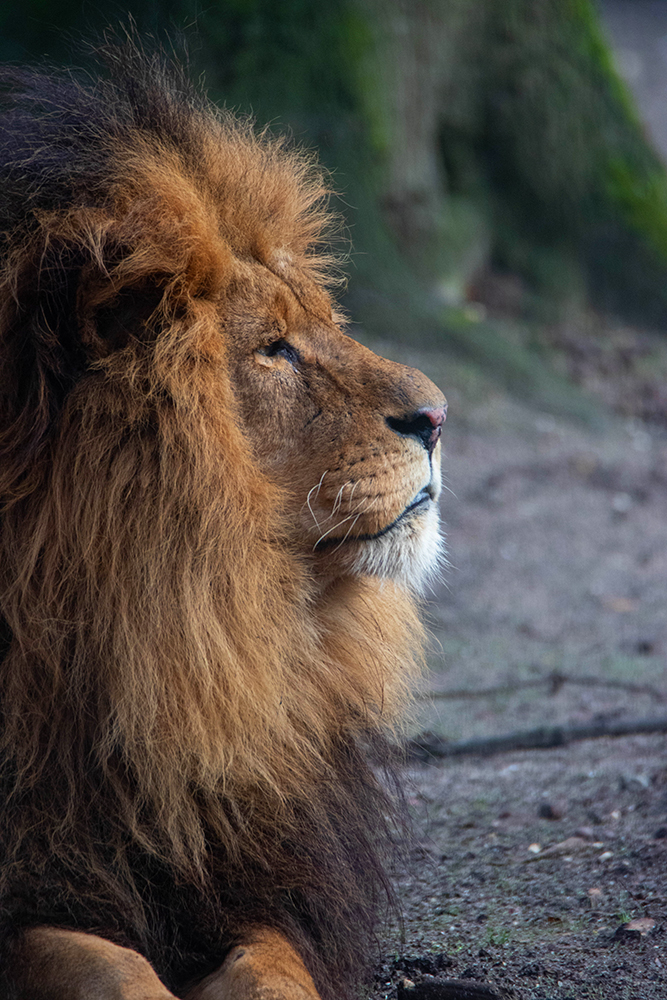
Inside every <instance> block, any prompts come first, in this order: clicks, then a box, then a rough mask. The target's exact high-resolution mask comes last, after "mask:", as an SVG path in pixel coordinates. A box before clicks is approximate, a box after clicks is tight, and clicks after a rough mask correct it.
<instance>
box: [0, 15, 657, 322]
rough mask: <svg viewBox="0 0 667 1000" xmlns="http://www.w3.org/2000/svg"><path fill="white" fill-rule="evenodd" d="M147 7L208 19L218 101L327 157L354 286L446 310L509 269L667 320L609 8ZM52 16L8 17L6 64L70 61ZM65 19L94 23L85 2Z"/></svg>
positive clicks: (651, 166)
mask: <svg viewBox="0 0 667 1000" xmlns="http://www.w3.org/2000/svg"><path fill="white" fill-rule="evenodd" d="M133 9H134V11H135V16H136V20H137V23H138V26H139V29H140V30H141V29H146V28H148V29H149V30H153V31H155V30H156V29H158V28H161V27H164V26H166V27H169V26H170V25H172V26H173V25H174V24H176V25H188V24H192V23H193V21H194V24H195V28H196V31H197V33H198V40H196V41H194V42H193V43H192V44H191V50H192V52H193V56H192V58H193V63H194V64H195V67H196V68H197V70H198V69H199V68H202V69H204V70H205V71H206V76H207V81H208V85H209V88H210V91H211V94H212V96H214V97H215V98H217V99H222V100H225V101H226V102H227V104H229V105H231V106H234V107H237V108H239V109H240V110H252V112H253V113H254V114H255V115H256V116H257V118H258V120H259V121H260V122H263V121H266V120H269V121H272V122H273V123H274V127H275V128H281V127H283V125H287V126H288V127H289V128H291V130H292V131H293V132H294V134H295V135H296V137H297V139H299V140H301V141H303V140H305V141H307V142H311V143H312V144H314V145H316V146H317V147H318V148H319V149H320V151H321V154H322V156H323V158H324V159H325V161H326V162H327V163H328V165H329V166H330V167H332V169H333V170H334V183H335V185H336V186H337V187H338V189H339V190H340V191H341V192H342V194H343V198H342V201H341V204H342V206H343V210H344V212H345V214H346V215H347V217H348V219H349V220H350V222H351V226H352V228H351V235H352V241H353V244H354V247H355V254H354V256H353V265H354V269H353V272H352V284H351V287H352V289H353V290H354V289H355V288H356V289H357V291H358V292H360V293H361V292H364V290H365V292H366V293H368V294H369V295H370V296H371V297H372V295H373V293H374V291H375V292H377V291H380V292H381V293H382V297H384V300H385V302H386V301H387V296H389V299H391V297H392V296H394V297H398V298H400V297H401V295H403V296H406V297H408V298H410V299H412V300H413V301H414V299H415V298H417V299H420V300H421V301H422V302H424V303H428V302H431V303H433V304H434V309H435V308H436V306H437V304H438V303H440V304H442V303H443V302H445V303H446V302H450V303H456V302H461V301H463V300H465V297H466V295H467V294H468V291H469V288H470V283H471V281H473V279H474V277H475V274H476V273H478V272H479V271H480V270H481V269H483V268H485V267H487V268H488V267H493V268H497V269H504V270H506V271H509V272H513V273H516V274H518V275H520V276H521V277H522V278H523V280H524V281H525V282H526V284H527V285H528V286H530V287H532V288H533V289H534V290H535V291H536V292H537V293H538V294H541V295H542V296H544V297H546V298H549V299H551V300H552V301H555V300H558V299H561V300H562V299H568V298H569V299H572V298H579V299H582V300H586V299H589V300H590V299H592V300H593V301H595V302H599V303H601V304H603V305H605V306H607V307H610V308H613V309H615V310H617V311H625V312H626V313H632V314H637V315H641V316H643V317H644V318H646V319H648V320H651V321H653V322H655V323H662V324H665V323H667V281H665V278H666V277H667V179H666V177H665V171H664V169H663V166H662V164H661V163H660V161H659V160H658V158H657V156H656V155H655V154H654V153H653V151H652V150H651V149H650V147H649V145H648V144H647V142H646V140H645V138H644V135H643V132H642V129H641V126H640V124H639V122H638V119H637V116H636V113H635V111H634V108H633V104H632V101H631V99H630V97H629V96H628V94H627V92H626V90H625V88H624V86H623V84H622V83H621V82H620V80H619V79H618V77H617V75H616V73H615V71H614V69H613V66H612V64H611V59H610V56H609V53H608V51H607V48H606V45H605V42H604V39H603V36H602V33H601V30H600V26H599V22H598V14H597V11H596V8H595V6H594V3H593V0H502V2H500V0H329V2H328V3H326V4H323V3H321V0H281V2H280V3H276V2H275V0H221V2H220V3H219V4H216V5H214V6H213V7H209V8H208V9H207V10H206V11H205V12H204V13H202V14H200V15H199V16H198V17H197V18H195V17H194V13H195V5H194V0H164V2H163V3H162V4H160V5H157V4H156V3H155V2H154V0H146V2H144V3H143V4H142V3H136V2H135V3H134V4H133ZM51 10H53V8H52V7H51V6H50V4H49V3H48V2H47V0H26V2H25V4H24V5H23V6H22V8H21V11H20V12H17V11H16V10H13V11H11V12H10V11H9V10H6V11H5V10H3V11H0V32H1V33H2V38H3V41H2V43H0V55H2V54H4V55H5V57H11V58H21V57H22V53H23V51H24V49H23V48H22V46H23V47H24V48H25V50H27V51H30V50H31V49H32V52H33V54H40V53H41V52H42V51H50V52H51V54H52V55H54V56H55V57H63V44H62V43H63V34H62V31H61V30H59V31H58V32H55V31H54V30H52V26H51V27H49V12H50V11H51ZM51 16H52V17H53V18H54V19H55V18H56V14H55V13H54V14H52V15H51ZM57 20H58V26H59V29H62V28H71V29H73V30H74V31H76V30H86V29H87V28H88V27H89V26H90V25H87V24H82V18H81V6H80V4H78V3H74V2H73V0H62V3H61V4H60V5H59V7H58V12H57ZM94 22H96V23H93V27H98V28H99V27H101V26H103V20H102V15H101V14H99V13H98V14H94ZM348 206H350V207H349V208H348ZM415 290H418V291H417V292H416V291H415ZM374 301H376V300H374ZM386 311H387V310H385V314H386ZM388 311H389V313H391V312H392V308H391V307H390V308H389V310H388ZM372 312H373V310H371V313H372ZM399 326H400V324H399ZM394 332H398V331H394Z"/></svg>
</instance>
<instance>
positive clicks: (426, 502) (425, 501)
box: [313, 483, 434, 552]
mask: <svg viewBox="0 0 667 1000" xmlns="http://www.w3.org/2000/svg"><path fill="white" fill-rule="evenodd" d="M433 500H434V493H433V488H432V486H431V484H430V483H429V485H428V486H424V487H423V489H421V490H420V491H419V493H418V494H417V495H416V497H414V498H413V499H412V500H411V501H410V503H409V504H408V505H407V507H405V508H404V509H403V510H402V511H401V513H400V514H399V515H398V517H397V518H395V519H394V520H393V521H392V522H391V524H387V525H385V527H384V528H380V530H379V531H376V532H374V533H373V534H368V535H350V536H345V537H343V538H332V537H330V536H328V537H327V538H321V539H320V540H319V541H318V542H316V543H315V545H314V546H313V550H314V551H316V552H321V551H322V549H326V548H330V547H331V546H333V545H343V544H345V543H350V542H373V541H375V539H376V538H382V536H383V535H387V534H388V533H389V532H390V531H393V530H394V528H396V527H398V525H399V524H401V522H403V521H405V520H406V519H407V518H409V517H410V515H411V514H414V513H415V511H418V510H421V509H422V508H423V509H425V508H426V507H428V506H430V504H431V503H432V502H433Z"/></svg>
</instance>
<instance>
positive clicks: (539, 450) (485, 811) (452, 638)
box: [371, 335, 667, 1000]
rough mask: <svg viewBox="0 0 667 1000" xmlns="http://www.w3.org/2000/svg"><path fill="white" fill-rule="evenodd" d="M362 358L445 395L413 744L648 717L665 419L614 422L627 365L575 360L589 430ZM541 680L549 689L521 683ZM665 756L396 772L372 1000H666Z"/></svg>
mask: <svg viewBox="0 0 667 1000" xmlns="http://www.w3.org/2000/svg"><path fill="white" fill-rule="evenodd" d="M642 336H644V335H642ZM605 343H609V341H608V340H606V341H605ZM371 346H373V347H374V348H375V349H377V350H378V351H379V352H380V353H383V352H384V353H385V354H388V355H393V356H394V357H396V358H398V359H400V360H403V361H406V362H407V363H409V364H416V365H418V366H419V367H422V368H423V369H424V370H425V371H426V372H427V373H428V374H429V375H431V377H433V378H434V379H435V380H436V381H437V382H438V383H439V384H440V385H441V386H442V388H443V389H444V390H445V392H446V394H447V395H448V397H449V399H450V416H449V418H448V421H447V430H446V434H445V438H444V461H443V466H444V471H445V475H446V481H447V484H448V486H449V488H450V489H451V491H452V492H445V495H444V498H443V504H442V512H443V520H444V522H445V524H446V530H447V536H448V548H449V558H450V562H451V566H450V568H449V569H448V570H447V572H446V574H445V578H444V581H443V582H442V583H440V584H438V585H437V586H436V587H435V590H434V593H433V594H432V597H431V600H430V602H429V606H428V609H427V611H428V616H429V620H430V623H431V630H432V634H433V645H432V649H431V652H430V657H429V661H430V662H429V665H430V675H429V677H428V678H427V679H426V681H425V685H424V690H423V691H422V692H421V696H420V699H419V701H418V707H417V712H416V717H415V719H414V721H413V723H412V732H413V733H415V734H416V733H421V732H423V731H426V730H429V731H433V732H435V733H437V734H438V735H440V736H442V737H445V738H447V739H452V740H457V739H461V738H469V737H473V736H480V737H481V736H488V735H492V734H502V733H507V732H512V731H516V730H524V729H531V728H534V727H535V726H538V725H543V724H549V725H551V724H554V723H585V722H589V721H593V720H598V721H599V720H619V719H626V718H628V719H629V718H657V717H662V716H667V672H666V670H665V666H666V664H667V427H666V425H665V423H663V422H661V420H660V419H659V417H660V413H659V412H658V411H657V410H655V409H654V410H653V411H652V414H653V417H655V418H657V419H654V420H653V422H652V423H651V422H646V421H644V420H642V419H640V418H639V417H638V416H632V415H628V414H632V413H633V412H635V413H638V414H641V413H642V412H643V411H642V406H643V403H644V399H643V395H644V393H645V389H644V388H643V387H645V386H646V384H648V383H647V382H646V379H647V378H648V379H649V381H650V372H648V374H647V373H646V372H645V371H643V369H642V364H644V362H640V363H639V368H638V372H639V374H637V372H634V374H633V372H631V373H630V375H627V370H628V369H627V365H625V362H624V367H623V371H624V372H625V373H626V374H625V375H622V377H621V375H620V374H619V371H620V369H618V368H617V369H616V370H615V369H614V365H611V366H610V365H609V364H607V363H606V362H605V364H603V365H598V368H599V369H600V370H599V371H596V364H595V362H594V361H590V358H589V361H590V363H588V364H584V365H583V369H582V370H580V371H579V372H578V374H579V377H580V381H582V382H584V383H586V384H592V385H593V386H594V388H596V389H597V390H598V391H599V396H600V398H601V399H605V400H606V401H607V402H611V403H613V404H615V405H616V408H617V410H619V409H620V410H621V411H624V414H625V415H619V414H618V413H616V414H615V415H614V414H609V416H608V417H607V418H606V419H605V420H604V422H603V425H602V428H600V427H598V428H597V429H592V428H590V427H585V426H581V425H575V424H571V423H568V421H567V420H565V419H561V418H554V417H552V416H550V415H549V414H546V413H542V412H539V410H536V409H531V408H528V407H526V406H523V405H522V404H521V403H520V402H517V401H512V400H510V399H509V398H507V397H506V396H504V395H503V394H502V392H500V391H499V390H497V389H496V388H494V387H493V385H492V384H491V383H488V382H486V381H485V380H484V379H483V378H482V377H480V376H478V375H476V374H475V373H473V372H472V371H470V370H468V369H466V368H465V366H464V365H462V364H461V363H458V364H457V363H454V362H453V361H452V360H451V359H447V358H445V357H443V356H438V355H436V354H435V353H430V354H427V353H424V352H417V353H415V352H413V353H410V352H407V351H405V350H400V349H397V348H396V347H395V346H393V347H392V346H391V345H387V344H379V343H374V344H372V345H371ZM589 347H590V344H589ZM651 351H653V353H651ZM651 351H649V352H648V355H650V357H651V358H653V360H652V361H651V362H650V365H649V367H650V366H651V365H653V362H654V361H655V359H656V358H658V361H655V363H656V364H658V362H659V360H660V357H662V362H664V360H665V351H667V345H665V343H664V338H663V339H661V340H656V341H654V342H652V347H651ZM575 353H576V352H575ZM584 354H586V351H584ZM589 354H590V351H589ZM592 354H593V356H595V357H597V354H596V351H595V350H593V352H592ZM572 356H573V355H572V352H570V358H571V357H572ZM643 356H644V358H645V357H646V356H647V355H646V353H645V354H644V355H643ZM577 357H579V355H577ZM579 360H581V359H579ZM607 360H608V359H607ZM578 363H579V362H578ZM605 365H606V367H605ZM644 367H645V364H644ZM635 376H636V377H635ZM642 380H643V381H642ZM554 672H556V673H557V674H558V675H560V676H561V677H566V678H569V680H566V681H564V682H562V683H555V684H551V685H550V684H549V683H543V684H541V685H538V684H533V686H531V683H530V682H535V681H539V680H540V679H541V678H548V677H549V675H551V674H553V673H554ZM596 680H597V681H598V682H599V683H597V684H596V683H594V682H595V681H596ZM610 682H611V683H610ZM614 685H616V686H614ZM494 687H499V688H501V691H500V692H497V693H495V694H493V693H491V694H488V695H481V696H480V694H479V692H480V690H482V689H488V688H494ZM460 689H465V690H468V691H471V692H477V695H476V696H472V695H471V696H457V697H451V693H452V692H457V691H460ZM443 693H444V695H445V696H444V697H442V696H439V695H442V694H443ZM448 693H449V696H447V695H448ZM666 750H667V736H666V735H664V734H660V733H658V734H653V735H639V736H626V737H623V738H604V739H596V740H587V741H583V742H576V743H572V744H571V745H569V746H567V747H562V748H557V749H552V750H524V751H514V752H508V753H503V754H498V755H495V756H491V757H482V756H476V757H475V756H466V757H460V758H455V759H448V760H441V761H434V762H433V763H431V764H427V765H424V764H415V765H414V766H412V767H410V768H409V769H406V774H405V779H406V782H407V784H408V796H409V801H410V805H411V808H412V811H413V816H414V823H415V831H416V843H415V846H414V848H413V850H412V852H411V857H410V862H409V864H408V866H407V868H406V870H405V871H402V872H399V873H397V876H396V880H397V885H398V891H399V895H400V897H401V903H402V906H403V910H404V926H403V930H402V931H401V930H400V929H399V928H398V927H393V928H392V929H391V931H390V932H389V934H388V936H387V938H386V941H385V943H384V949H385V954H384V958H383V962H382V964H381V966H380V967H379V968H378V972H377V979H376V986H375V990H374V992H373V997H374V998H375V1000H380V998H381V997H382V998H389V1000H394V998H396V997H397V993H398V997H399V1000H410V998H411V997H412V1000H446V998H448V997H449V996H450V995H453V994H450V993H447V987H446V986H445V985H443V984H444V983H445V981H448V980H460V981H462V983H463V985H462V986H460V987H458V989H459V993H457V994H456V995H457V996H466V995H467V996H469V997H470V998H474V997H481V996H483V995H484V992H483V984H486V985H487V987H489V988H490V989H491V990H492V991H493V994H494V995H496V996H510V997H516V998H518V1000H569V998H577V1000H588V998H590V1000H593V998H595V1000H602V998H604V1000H607V998H609V1000H612V998H614V1000H616V998H618V1000H654V998H655V1000H658V998H661V1000H663V998H665V997H667V754H666V753H665V751H666ZM633 920H640V921H642V922H640V923H638V924H632V923H629V922H630V921H633ZM413 984H414V985H413ZM466 988H467V990H468V992H467V993H466ZM475 989H477V993H475ZM427 994H428V996H427Z"/></svg>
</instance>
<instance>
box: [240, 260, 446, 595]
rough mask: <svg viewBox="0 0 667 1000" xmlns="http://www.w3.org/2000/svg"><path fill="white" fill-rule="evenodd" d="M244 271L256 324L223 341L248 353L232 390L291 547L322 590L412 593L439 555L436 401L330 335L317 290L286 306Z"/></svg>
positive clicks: (290, 295) (268, 274)
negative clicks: (344, 586)
mask: <svg viewBox="0 0 667 1000" xmlns="http://www.w3.org/2000/svg"><path fill="white" fill-rule="evenodd" d="M254 272H255V273H254V274H253V281H252V285H253V286H254V287H255V288H257V289H261V290H262V292H261V302H260V301H258V302H257V303H256V305H255V308H254V315H255V316H257V315H258V314H259V315H262V314H263V316H264V319H263V322H262V323H261V324H260V326H259V328H257V324H255V330H254V331H253V333H252V335H249V334H248V326H247V324H246V323H245V322H244V321H243V319H242V318H240V319H239V322H238V327H237V328H236V329H232V331H231V332H232V334H233V337H234V340H235V341H236V340H237V339H238V338H239V337H244V338H245V339H246V340H247V344H248V348H247V350H246V352H244V353H243V354H242V355H241V356H242V358H245V360H244V361H242V362H241V363H240V364H239V365H238V366H237V367H236V370H235V375H234V378H233V384H234V388H235V391H236V395H237V397H238V399H239V401H240V404H241V412H242V416H243V422H244V426H245V430H246V433H247V434H248V436H249V437H250V438H251V440H252V442H253V446H254V450H255V453H256V454H257V456H258V459H259V460H260V462H261V464H262V467H263V468H264V469H266V470H267V471H269V472H270V474H271V475H272V477H274V478H275V479H277V480H278V482H279V483H280V485H281V486H283V487H284V488H285V490H286V494H287V497H288V500H287V506H288V517H289V520H290V522H291V524H292V526H293V527H294V528H295V530H296V533H297V535H298V538H297V546H298V547H299V548H300V550H301V552H302V554H303V555H304V556H305V557H306V558H307V559H309V560H310V562H311V565H312V567H313V571H314V574H315V576H316V577H317V579H318V580H319V581H321V582H324V583H325V584H326V583H329V582H330V581H332V580H335V579H338V578H340V577H344V576H369V575H371V576H376V577H381V578H388V579H393V580H395V581H396V582H398V583H400V584H401V585H402V586H405V587H407V588H408V589H410V590H412V591H415V590H417V591H419V590H421V589H423V587H424V586H425V584H426V583H427V582H428V580H429V579H430V578H431V577H432V576H433V574H434V573H435V572H436V570H437V568H438V566H439V564H440V562H441V557H442V552H443V544H442V539H441V536H440V531H439V513H438V499H439V496H440V455H441V448H440V441H439V437H440V430H441V425H442V423H443V422H444V418H445V413H446V402H445V400H444V397H443V396H442V394H441V393H440V391H439V390H438V389H437V387H436V386H435V385H434V384H433V383H432V382H431V381H430V380H429V379H427V378H426V377H425V376H424V375H422V374H421V372H418V371H416V370H415V369H412V368H408V367H406V366H404V365H399V364H395V363H393V362H390V361H387V360H385V359H384V358H380V357H379V356H378V355H376V354H374V353H372V352H371V351H369V350H368V349H367V348H365V347H363V346H362V345H360V344H359V343H357V342H356V341H354V340H352V339H351V338H349V337H347V336H345V335H344V334H343V333H341V331H340V329H339V328H338V326H337V325H336V323H335V322H334V320H333V318H332V315H331V310H330V305H329V301H328V299H326V298H325V297H324V296H323V294H322V292H321V290H320V289H318V290H317V292H316V294H313V297H312V298H311V297H310V295H309V293H310V292H312V291H313V289H312V286H311V287H309V286H307V285H304V282H303V280H300V281H299V283H298V285H297V287H298V292H299V294H298V295H297V294H295V292H294V290H293V280H292V279H291V276H290V275H289V273H287V277H286V276H285V271H284V270H283V273H282V274H280V275H277V274H275V273H274V272H272V271H269V270H268V269H266V268H255V269H254ZM297 280H298V279H297ZM249 284H250V282H249ZM246 288H247V286H246ZM246 294H247V293H246ZM232 313H234V310H233V309H232ZM242 331H243V332H242Z"/></svg>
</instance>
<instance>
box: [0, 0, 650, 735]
mask: <svg viewBox="0 0 667 1000" xmlns="http://www.w3.org/2000/svg"><path fill="white" fill-rule="evenodd" d="M129 6H130V8H131V13H132V16H133V18H134V20H135V21H136V24H137V26H138V28H139V30H140V31H141V32H147V33H152V34H153V35H155V36H156V37H158V38H162V37H164V34H165V32H167V33H168V34H170V35H171V37H172V38H178V37H179V36H182V38H183V40H184V43H185V45H186V47H187V49H188V52H189V60H190V63H191V67H192V72H193V74H194V75H196V76H198V75H199V74H200V73H203V74H204V77H205V83H206V87H207V89H208V91H209V93H210V96H211V97H212V98H213V99H214V100H215V101H217V102H220V103H225V104H226V105H227V106H229V107H232V108H235V109H238V110H239V111H241V112H248V111H250V112H252V114H254V115H255V116H256V118H257V120H258V122H259V123H260V124H264V123H266V122H270V123H271V127H272V128H273V129H274V130H275V131H283V130H286V131H288V132H289V133H290V134H292V135H293V136H294V137H295V138H296V139H297V140H298V141H299V142H300V143H303V144H306V145H308V146H311V147H313V148H315V149H316V150H317V151H318V154H319V156H320V158H321V159H322V160H323V161H324V162H325V163H326V165H327V166H328V167H329V168H330V170H331V171H332V174H333V183H334V186H335V188H336V190H337V192H338V197H337V199H336V207H337V209H338V210H339V212H341V214H342V215H343V217H344V220H345V226H346V233H347V236H348V237H349V240H350V243H351V253H350V259H349V263H348V266H347V271H348V275H349V282H348V285H347V289H346V291H345V293H344V305H345V306H346V308H347V310H348V311H349V313H350V315H351V316H352V318H353V321H354V322H353V327H352V332H353V334H354V335H355V336H357V337H358V338H359V339H361V340H363V341H365V342H366V343H368V344H369V345H370V346H371V347H373V348H374V349H375V350H377V351H378V352H379V353H382V354H385V355H388V356H391V357H394V358H396V359H398V360H402V361H404V362H407V363H409V364H414V365H416V366H418V367H420V368H422V369H424V370H425V371H426V372H427V373H428V374H429V375H430V376H431V377H432V378H434V379H435V380H436V381H437V382H438V383H439V385H440V386H441V387H442V388H443V390H444V391H445V393H446V394H447V396H448V397H449V400H450V417H449V419H448V423H447V433H446V434H445V458H444V468H445V475H446V480H447V484H448V487H449V492H446V493H445V498H444V502H443V519H444V521H445V524H446V526H447V532H448V539H449V558H450V563H451V565H450V567H449V569H448V570H447V571H446V573H445V575H444V578H443V580H442V581H440V582H438V583H436V584H435V585H434V588H433V592H432V593H431V595H430V604H429V615H430V620H431V625H432V630H433V633H434V642H433V647H432V650H431V653H430V664H431V667H432V668H433V673H432V675H431V678H430V680H429V682H428V685H427V688H428V690H427V691H425V692H424V697H423V699H422V709H423V710H422V711H421V712H420V714H419V718H418V719H417V720H416V721H415V728H416V729H420V730H421V729H424V728H429V729H434V730H436V731H437V732H438V733H440V734H442V735H444V736H445V737H448V738H460V737H461V736H464V735H471V734H474V733H480V734H484V733H493V732H503V731H506V730H508V729H512V728H521V727H524V728H525V727H526V726H528V725H533V724H537V723H539V722H542V721H545V720H548V721H550V722H553V721H556V720H561V721H570V722H577V721H582V720H589V719H591V718H595V719H600V718H602V719H604V718H610V719H612V718H617V717H619V716H626V715H628V714H634V715H646V714H647V713H648V714H650V711H651V708H652V706H654V704H655V702H656V699H657V700H660V699H661V697H662V688H661V684H662V682H663V680H664V677H663V675H664V667H665V657H666V656H667V517H665V514H666V513H667V338H666V337H665V331H666V330H667V174H666V172H665V166H664V162H663V158H664V156H665V155H667V102H666V101H665V94H666V92H667V2H663V0H603V2H602V3H600V4H596V3H594V2H592V0H502V3H499V2H498V0H328V2H326V3H322V2H321V0H212V2H210V3H209V4H208V5H206V6H200V5H199V4H198V3H196V2H194V0H144V2H140V0H133V2H132V3H131V4H130V5H129ZM126 21H127V5H122V6H116V7H114V6H112V5H108V4H105V5H99V6H98V5H97V4H81V3H80V0H58V2H56V0H21V2H17V0H5V3H4V4H3V5H2V7H1V8H0V58H1V59H3V60H12V61H19V62H25V61H35V60H38V59H41V58H43V57H48V59H50V60H52V61H54V62H57V63H62V62H64V63H76V64H79V65H81V64H84V65H85V57H84V56H82V55H81V46H80V44H79V39H80V37H81V35H84V36H86V35H90V34H91V33H95V32H99V31H101V30H103V29H104V28H105V27H107V26H108V25H112V26H113V25H117V24H119V23H126ZM178 44H180V43H177V45H178ZM460 689H464V694H465V692H466V691H470V692H472V691H475V692H477V694H479V691H480V690H481V691H485V690H487V689H488V691H489V693H488V695H486V696H484V697H482V698H480V697H471V698H469V697H467V695H466V696H465V697H464V696H463V694H461V690H460Z"/></svg>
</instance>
